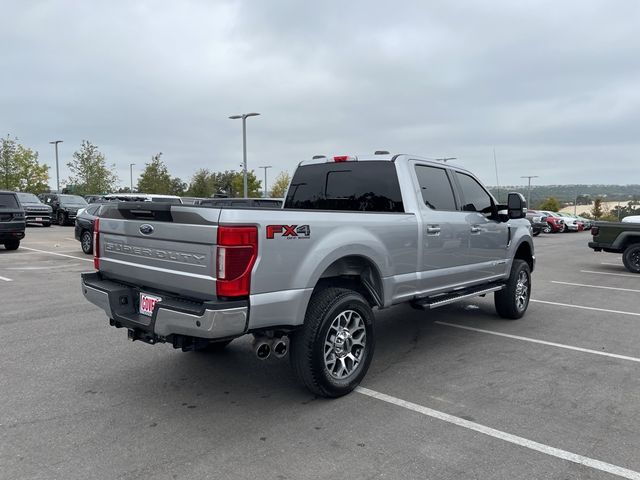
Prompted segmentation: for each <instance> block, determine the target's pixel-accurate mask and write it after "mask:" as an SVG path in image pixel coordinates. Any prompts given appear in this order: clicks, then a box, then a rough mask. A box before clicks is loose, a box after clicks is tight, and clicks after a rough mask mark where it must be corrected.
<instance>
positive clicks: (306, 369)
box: [289, 287, 375, 398]
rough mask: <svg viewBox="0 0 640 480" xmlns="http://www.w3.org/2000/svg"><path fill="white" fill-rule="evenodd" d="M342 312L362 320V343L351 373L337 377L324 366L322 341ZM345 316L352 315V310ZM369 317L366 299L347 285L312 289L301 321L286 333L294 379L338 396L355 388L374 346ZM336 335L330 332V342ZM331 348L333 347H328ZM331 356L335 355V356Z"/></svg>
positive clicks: (321, 393)
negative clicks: (288, 340)
mask: <svg viewBox="0 0 640 480" xmlns="http://www.w3.org/2000/svg"><path fill="white" fill-rule="evenodd" d="M346 312H354V313H355V314H357V315H358V316H359V320H358V321H360V320H361V321H362V322H361V323H362V324H363V326H364V347H362V349H361V350H360V351H359V356H357V357H356V358H358V359H359V361H358V363H357V364H355V362H354V363H352V365H353V370H352V371H351V373H349V374H348V375H347V376H345V377H344V378H341V379H340V378H336V377H335V376H334V374H332V373H331V372H330V370H329V368H328V367H327V364H326V363H327V362H326V361H325V348H326V345H325V344H326V342H327V339H328V333H329V330H330V329H334V328H335V322H336V321H337V320H338V318H340V317H341V316H342V315H343V314H345V313H346ZM349 318H350V319H351V318H356V317H353V314H352V315H350V316H349ZM373 320H374V316H373V311H372V310H371V307H370V306H369V303H368V302H367V301H366V300H365V298H364V297H363V296H362V295H361V294H360V293H358V292H355V291H353V290H350V289H348V288H337V287H328V288H325V289H322V290H319V291H317V292H316V293H314V294H313V296H312V297H311V300H310V301H309V306H308V308H307V314H306V315H305V321H304V325H303V326H302V327H301V328H300V329H299V330H297V331H296V332H294V333H293V334H292V335H290V347H289V348H290V350H289V359H290V362H291V367H292V369H293V373H294V375H295V376H296V378H297V379H298V381H299V382H300V383H302V384H303V385H304V386H305V387H307V388H308V389H309V390H310V391H311V392H312V393H314V394H316V395H319V396H322V397H333V398H335V397H340V396H342V395H346V394H347V393H349V392H351V391H352V390H353V389H354V388H356V386H358V384H359V383H360V381H361V380H362V379H363V378H364V376H365V375H366V373H367V370H368V369H369V365H370V364H371V359H372V358H373V352H374V348H375V334H374V324H373ZM361 330H362V327H360V328H359V329H357V331H358V332H360V331H361ZM359 335H360V334H359ZM337 337H338V335H335V336H334V345H335V339H336V338H337ZM360 338H362V337H360ZM344 345H347V344H346V343H345V344H344ZM356 348H359V347H356ZM334 351H337V350H332V352H334ZM350 352H353V350H350ZM331 355H332V354H331ZM333 358H334V359H335V356H334V357H333ZM336 361H337V360H334V362H336ZM343 365H344V363H343Z"/></svg>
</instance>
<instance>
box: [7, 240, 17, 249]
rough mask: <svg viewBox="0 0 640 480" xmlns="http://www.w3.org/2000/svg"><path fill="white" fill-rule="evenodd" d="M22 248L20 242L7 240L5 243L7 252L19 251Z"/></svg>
mask: <svg viewBox="0 0 640 480" xmlns="http://www.w3.org/2000/svg"><path fill="white" fill-rule="evenodd" d="M18 247H20V240H6V241H5V242H4V248H6V249H7V250H17V249H18Z"/></svg>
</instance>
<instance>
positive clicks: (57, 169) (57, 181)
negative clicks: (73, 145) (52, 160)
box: [49, 140, 62, 193]
mask: <svg viewBox="0 0 640 480" xmlns="http://www.w3.org/2000/svg"><path fill="white" fill-rule="evenodd" d="M49 143H50V144H51V145H55V147H56V192H57V193H60V169H59V168H58V144H59V143H62V140H54V141H53V142H49Z"/></svg>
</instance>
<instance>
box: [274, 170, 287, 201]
mask: <svg viewBox="0 0 640 480" xmlns="http://www.w3.org/2000/svg"><path fill="white" fill-rule="evenodd" d="M289 183H291V176H290V175H289V173H288V172H280V173H279V174H278V176H277V177H276V179H275V180H274V182H273V185H271V196H272V197H273V198H283V197H284V194H285V193H287V188H289Z"/></svg>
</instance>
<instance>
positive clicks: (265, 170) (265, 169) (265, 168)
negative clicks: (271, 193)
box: [260, 165, 272, 198]
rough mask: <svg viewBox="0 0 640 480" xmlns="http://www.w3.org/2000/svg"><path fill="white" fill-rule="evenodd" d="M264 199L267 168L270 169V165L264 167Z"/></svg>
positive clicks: (265, 195)
mask: <svg viewBox="0 0 640 480" xmlns="http://www.w3.org/2000/svg"><path fill="white" fill-rule="evenodd" d="M260 168H264V197H265V198H267V168H272V167H271V165H266V166H264V167H260Z"/></svg>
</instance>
